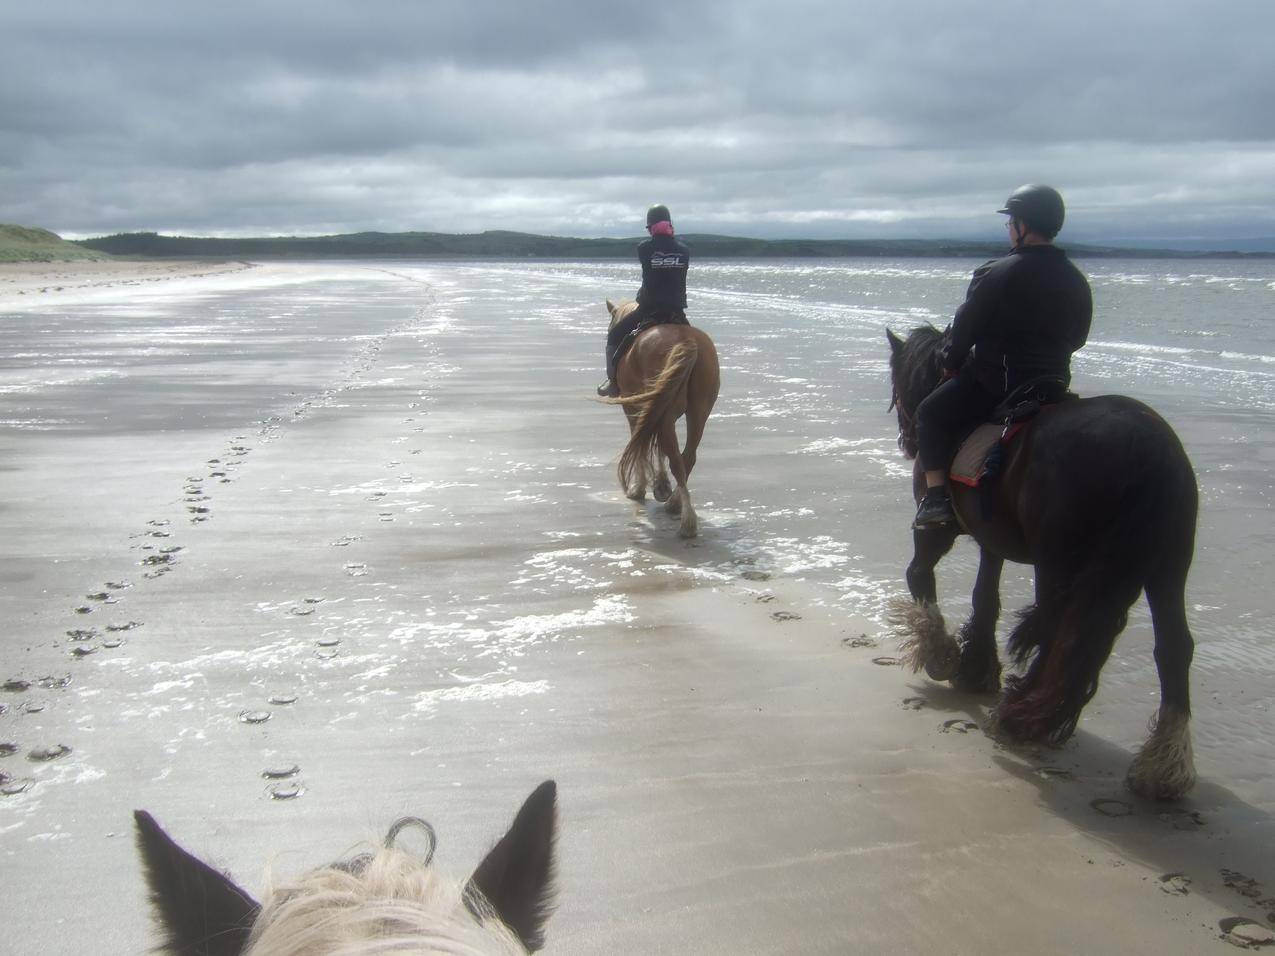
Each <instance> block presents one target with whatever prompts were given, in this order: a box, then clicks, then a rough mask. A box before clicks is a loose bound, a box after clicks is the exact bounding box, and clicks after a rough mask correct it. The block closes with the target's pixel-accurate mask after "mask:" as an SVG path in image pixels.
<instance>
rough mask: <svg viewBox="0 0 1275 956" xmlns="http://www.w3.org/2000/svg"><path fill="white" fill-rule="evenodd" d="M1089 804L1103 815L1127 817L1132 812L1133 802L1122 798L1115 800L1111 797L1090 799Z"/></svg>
mask: <svg viewBox="0 0 1275 956" xmlns="http://www.w3.org/2000/svg"><path fill="white" fill-rule="evenodd" d="M1089 806H1091V807H1093V808H1094V809H1095V810H1097V811H1098V812H1099V813H1101V814H1102V815H1103V816H1104V817H1127V816H1130V815H1132V813H1133V804H1131V803H1126V802H1125V801H1123V800H1116V799H1114V798H1112V797H1106V798H1099V799H1097V800H1090V801H1089Z"/></svg>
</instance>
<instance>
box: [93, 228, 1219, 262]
mask: <svg viewBox="0 0 1275 956" xmlns="http://www.w3.org/2000/svg"><path fill="white" fill-rule="evenodd" d="M681 238H682V239H684V240H685V241H686V243H687V244H688V245H689V246H691V248H692V251H693V252H694V254H695V255H696V256H700V257H705V258H796V257H804V258H832V257H847V256H880V257H890V258H900V259H904V258H914V257H961V258H985V259H989V258H992V257H993V256H999V255H1003V254H1004V252H1005V245H1004V243H999V242H975V241H966V240H951V239H744V238H737V237H733V236H712V235H694V234H692V235H685V236H682V237H681ZM637 242H638V239H637V238H636V237H635V238H631V239H574V238H569V237H560V236H536V235H531V234H529V233H522V232H481V233H476V234H467V235H455V234H450V233H442V232H392V233H391V232H358V233H352V234H349V235H340V236H310V237H290V236H272V237H263V238H248V239H209V238H199V237H194V236H161V235H159V234H158V233H154V232H131V233H121V234H118V235H114V236H103V237H102V238H100V239H83V240H79V242H78V244H79V245H81V246H83V247H84V248H85V249H90V250H94V251H97V252H105V253H110V254H111V255H116V256H130V257H147V258H159V259H174V258H183V257H199V258H224V259H362V258H376V259H399V258H401V259H446V258H452V259H525V258H538V259H615V258H630V257H632V256H633V250H634V247H635V246H636V244H637ZM1065 245H1066V249H1067V251H1068V252H1070V253H1071V254H1073V255H1075V256H1079V257H1089V258H1095V257H1102V258H1139V257H1141V258H1209V257H1217V256H1229V255H1240V254H1238V253H1217V252H1214V253H1203V252H1177V251H1174V250H1166V249H1128V248H1125V249H1117V248H1109V247H1099V246H1081V245H1072V244H1069V243H1068V244H1065Z"/></svg>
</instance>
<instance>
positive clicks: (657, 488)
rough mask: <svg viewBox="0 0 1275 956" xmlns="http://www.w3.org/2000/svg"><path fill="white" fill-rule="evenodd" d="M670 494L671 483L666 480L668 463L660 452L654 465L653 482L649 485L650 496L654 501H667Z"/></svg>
mask: <svg viewBox="0 0 1275 956" xmlns="http://www.w3.org/2000/svg"><path fill="white" fill-rule="evenodd" d="M672 496H673V485H672V483H671V482H669V480H668V463H667V461H666V460H665V458H664V453H663V452H661V453H660V454H659V459H658V462H657V465H656V472H655V482H654V483H653V484H652V485H651V497H652V498H654V499H655V500H656V501H668V500H669V498H671V497H672Z"/></svg>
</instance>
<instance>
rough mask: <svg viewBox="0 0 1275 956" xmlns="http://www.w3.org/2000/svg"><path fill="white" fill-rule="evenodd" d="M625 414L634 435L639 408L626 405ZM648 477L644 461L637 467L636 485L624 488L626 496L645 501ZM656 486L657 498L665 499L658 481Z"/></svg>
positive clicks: (630, 432) (631, 433)
mask: <svg viewBox="0 0 1275 956" xmlns="http://www.w3.org/2000/svg"><path fill="white" fill-rule="evenodd" d="M624 415H625V417H626V418H627V419H628V420H629V436H630V437H632V435H633V432H634V431H636V430H637V420H638V412H637V409H633V408H630V407H629V406H628V405H625V406H624ZM646 478H647V475H646V464H645V463H642V464H640V465H639V466H638V469H637V484H636V485H634V486H631V487H628V488H625V489H624V494H625V496H626V497H628V498H631V499H632V500H633V501H645V500H646ZM665 481H666V482H667V481H668V479H667V478H666V479H665ZM656 487H657V492H656V498H657V499H658V500H660V501H663V500H664V499H663V498H660V497H659V492H658V487H659V485H658V482H657V483H656ZM665 497H667V496H665Z"/></svg>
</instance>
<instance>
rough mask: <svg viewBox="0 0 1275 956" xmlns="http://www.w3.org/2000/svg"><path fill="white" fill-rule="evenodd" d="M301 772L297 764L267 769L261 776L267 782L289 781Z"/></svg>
mask: <svg viewBox="0 0 1275 956" xmlns="http://www.w3.org/2000/svg"><path fill="white" fill-rule="evenodd" d="M300 772H301V768H300V767H299V766H297V765H296V764H292V765H291V766H286V767H267V768H266V769H265V770H263V771H261V775H262V776H263V777H265V778H266V779H267V780H287V779H288V778H289V777H295V776H296V775H297V774H299V773H300Z"/></svg>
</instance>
